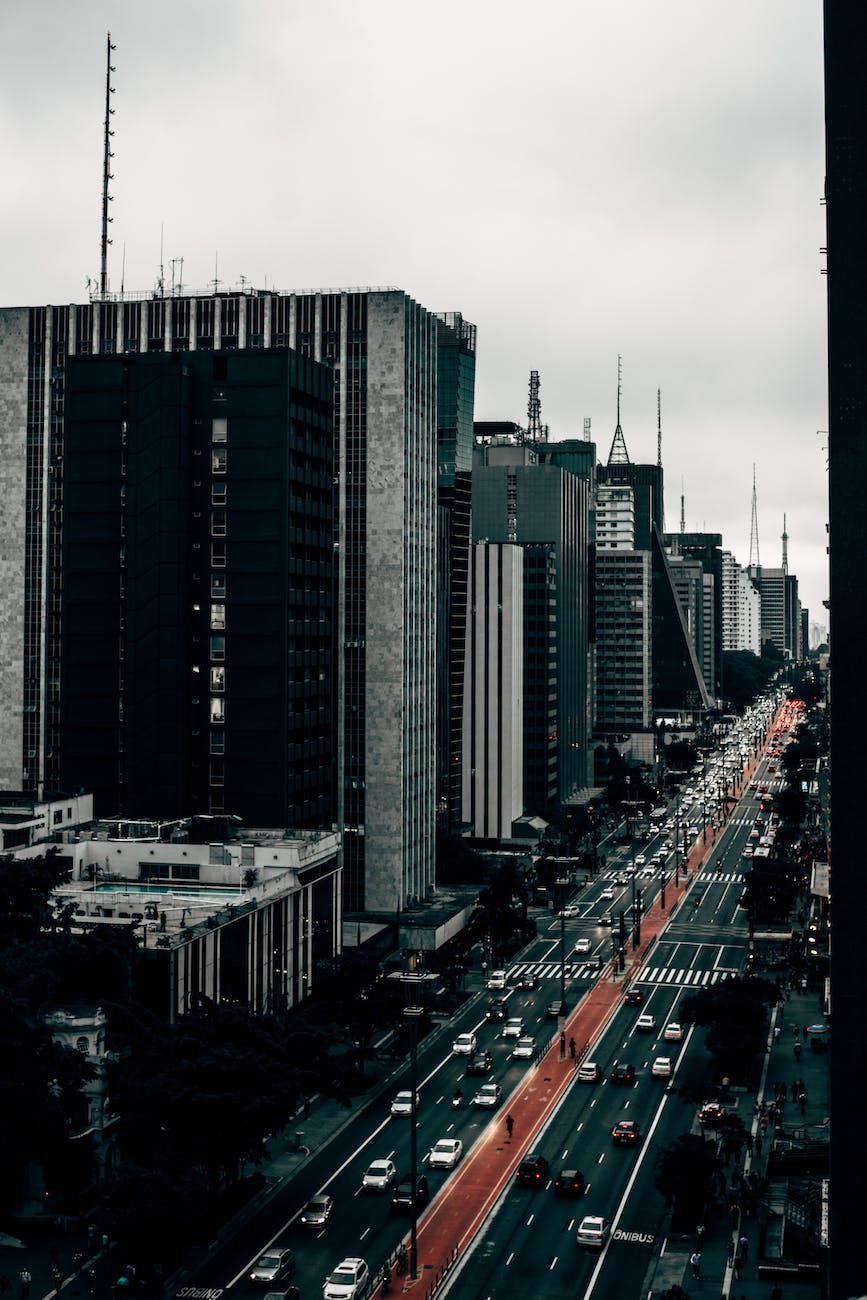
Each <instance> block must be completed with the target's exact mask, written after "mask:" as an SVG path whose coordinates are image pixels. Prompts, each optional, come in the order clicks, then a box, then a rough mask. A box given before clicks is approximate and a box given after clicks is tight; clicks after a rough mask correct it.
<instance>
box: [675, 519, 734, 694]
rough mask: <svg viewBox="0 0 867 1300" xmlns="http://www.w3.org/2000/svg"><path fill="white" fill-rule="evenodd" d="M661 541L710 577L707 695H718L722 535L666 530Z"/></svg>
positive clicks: (720, 673)
mask: <svg viewBox="0 0 867 1300" xmlns="http://www.w3.org/2000/svg"><path fill="white" fill-rule="evenodd" d="M663 542H664V545H665V548H666V550H667V551H669V552H670V553H671V554H672V555H682V556H683V557H684V558H685V559H688V560H697V561H698V562H699V563H700V564H701V566H702V568H703V569H704V571H705V573H707V574H710V575H711V576H712V577H713V606H712V608H713V641H714V649H713V671H712V674H711V676H710V677H709V679H708V681H707V689H708V693H709V695H710V696H712V697H718V696H719V694H720V690H721V685H722V621H723V615H722V599H723V598H722V590H723V582H722V534H721V533H666V534H665V535H664V537H663Z"/></svg>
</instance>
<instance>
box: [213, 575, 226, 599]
mask: <svg viewBox="0 0 867 1300" xmlns="http://www.w3.org/2000/svg"><path fill="white" fill-rule="evenodd" d="M211 595H212V596H225V595H226V575H225V573H212V574H211Z"/></svg>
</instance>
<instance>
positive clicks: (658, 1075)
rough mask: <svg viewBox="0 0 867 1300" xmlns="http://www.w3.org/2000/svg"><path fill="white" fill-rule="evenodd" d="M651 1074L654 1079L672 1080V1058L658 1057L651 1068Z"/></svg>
mask: <svg viewBox="0 0 867 1300" xmlns="http://www.w3.org/2000/svg"><path fill="white" fill-rule="evenodd" d="M650 1073H651V1075H652V1077H653V1078H654V1079H670V1078H671V1057H670V1056H657V1058H656V1060H655V1061H654V1062H653V1065H651V1067H650Z"/></svg>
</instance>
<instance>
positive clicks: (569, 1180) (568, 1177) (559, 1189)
mask: <svg viewBox="0 0 867 1300" xmlns="http://www.w3.org/2000/svg"><path fill="white" fill-rule="evenodd" d="M586 1187H587V1184H586V1183H585V1181H584V1175H583V1174H582V1173H581V1170H580V1169H561V1170H560V1172H559V1173H558V1175H557V1177H556V1178H555V1179H554V1195H555V1196H583V1195H584V1191H585V1189H586Z"/></svg>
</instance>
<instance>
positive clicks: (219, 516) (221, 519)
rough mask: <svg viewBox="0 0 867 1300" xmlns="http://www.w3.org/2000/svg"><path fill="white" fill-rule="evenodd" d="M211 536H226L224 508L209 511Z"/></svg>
mask: <svg viewBox="0 0 867 1300" xmlns="http://www.w3.org/2000/svg"><path fill="white" fill-rule="evenodd" d="M211 536H212V537H225V536H226V512H225V510H212V511H211Z"/></svg>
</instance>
